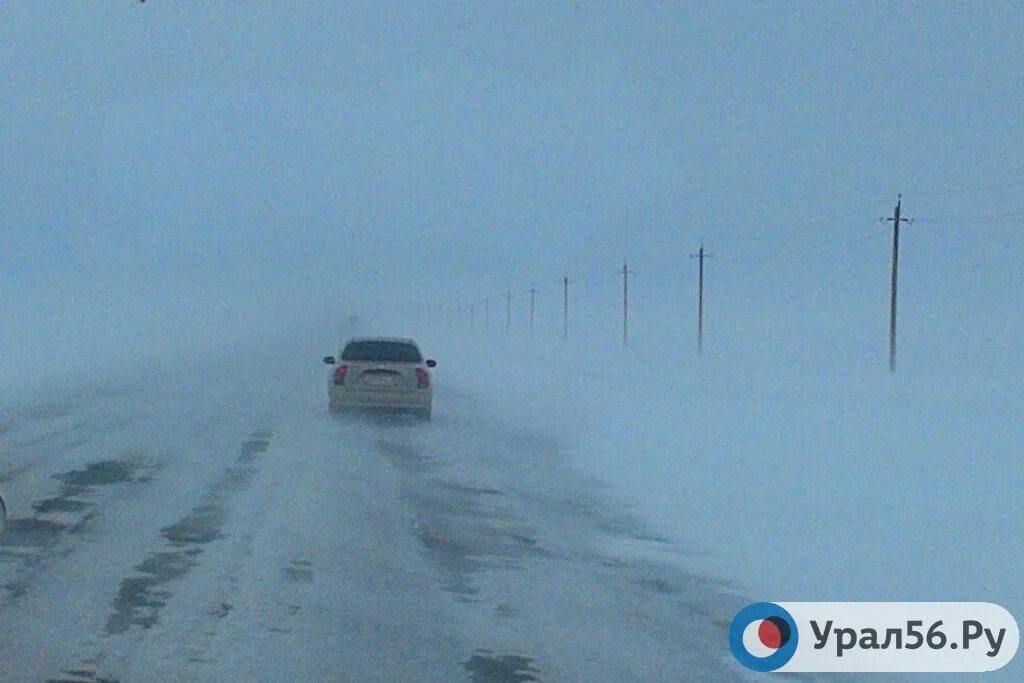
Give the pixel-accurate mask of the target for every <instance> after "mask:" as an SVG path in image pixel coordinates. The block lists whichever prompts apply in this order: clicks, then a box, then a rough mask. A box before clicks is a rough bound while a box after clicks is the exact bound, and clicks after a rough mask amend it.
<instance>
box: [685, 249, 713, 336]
mask: <svg viewBox="0 0 1024 683" xmlns="http://www.w3.org/2000/svg"><path fill="white" fill-rule="evenodd" d="M690 258H695V259H699V264H700V265H698V267H697V353H700V352H701V351H702V350H703V349H704V259H706V258H711V254H705V253H704V241H703V240H701V243H700V250H699V251H698V252H697V253H696V254H690Z"/></svg>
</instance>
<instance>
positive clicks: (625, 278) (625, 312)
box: [622, 261, 633, 348]
mask: <svg viewBox="0 0 1024 683" xmlns="http://www.w3.org/2000/svg"><path fill="white" fill-rule="evenodd" d="M632 272H633V271H631V270H630V269H629V266H628V265H626V262H625V261H623V262H622V348H626V347H627V346H628V345H629V274H630V273H632Z"/></svg>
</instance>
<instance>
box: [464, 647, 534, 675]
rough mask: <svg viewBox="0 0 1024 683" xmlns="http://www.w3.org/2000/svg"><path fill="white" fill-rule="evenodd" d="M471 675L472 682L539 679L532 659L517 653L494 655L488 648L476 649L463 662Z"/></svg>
mask: <svg viewBox="0 0 1024 683" xmlns="http://www.w3.org/2000/svg"><path fill="white" fill-rule="evenodd" d="M463 666H464V667H466V670H467V671H469V672H470V674H472V676H473V683H519V682H520V681H539V680H540V679H539V678H537V677H536V676H534V674H537V673H539V672H538V671H537V670H536V669H534V668H533V660H532V659H530V658H529V657H521V656H519V655H496V654H494V653H493V652H491V651H490V650H477V651H476V653H475V654H474V655H473V656H472V657H470V658H469V659H468V660H467V661H466V662H464V663H463Z"/></svg>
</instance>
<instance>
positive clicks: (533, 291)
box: [530, 287, 537, 339]
mask: <svg viewBox="0 0 1024 683" xmlns="http://www.w3.org/2000/svg"><path fill="white" fill-rule="evenodd" d="M536 296H537V288H536V287H530V339H533V301H534V298H535V297H536Z"/></svg>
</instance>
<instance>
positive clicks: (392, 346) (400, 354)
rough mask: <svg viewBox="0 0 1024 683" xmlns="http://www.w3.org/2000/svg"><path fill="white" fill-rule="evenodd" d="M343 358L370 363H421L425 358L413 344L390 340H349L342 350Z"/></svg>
mask: <svg viewBox="0 0 1024 683" xmlns="http://www.w3.org/2000/svg"><path fill="white" fill-rule="evenodd" d="M341 359H342V360H348V361H357V362H358V361H366V362H370V363H419V362H421V361H422V360H423V356H421V355H420V352H419V349H417V348H416V347H415V346H413V345H412V344H406V343H403V342H389V341H357V342H349V343H348V344H347V345H346V346H345V350H344V351H342V352H341Z"/></svg>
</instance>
